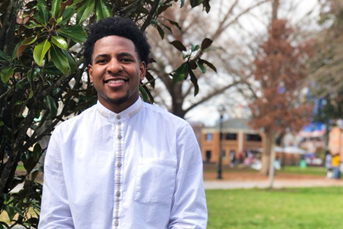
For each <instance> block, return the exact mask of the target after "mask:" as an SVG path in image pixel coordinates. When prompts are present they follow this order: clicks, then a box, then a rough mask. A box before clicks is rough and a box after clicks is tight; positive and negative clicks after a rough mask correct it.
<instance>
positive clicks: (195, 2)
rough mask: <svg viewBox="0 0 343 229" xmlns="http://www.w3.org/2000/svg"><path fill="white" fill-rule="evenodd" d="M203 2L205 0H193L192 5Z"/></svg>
mask: <svg viewBox="0 0 343 229" xmlns="http://www.w3.org/2000/svg"><path fill="white" fill-rule="evenodd" d="M202 2H203V0H191V6H192V8H194V7H196V6H198V5H200V4H201V3H202Z"/></svg>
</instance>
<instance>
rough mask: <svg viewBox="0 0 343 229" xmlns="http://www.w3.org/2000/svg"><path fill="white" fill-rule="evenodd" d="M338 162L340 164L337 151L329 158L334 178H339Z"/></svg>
mask: <svg viewBox="0 0 343 229" xmlns="http://www.w3.org/2000/svg"><path fill="white" fill-rule="evenodd" d="M340 164H341V157H340V156H339V153H336V154H335V155H333V156H332V159H331V166H332V172H333V178H335V179H339V178H340V171H339V166H340Z"/></svg>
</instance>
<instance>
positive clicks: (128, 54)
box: [94, 52, 135, 60]
mask: <svg viewBox="0 0 343 229" xmlns="http://www.w3.org/2000/svg"><path fill="white" fill-rule="evenodd" d="M109 56H110V54H98V55H96V56H95V57H94V60H96V59H99V58H105V57H109ZM123 56H129V57H132V58H135V56H134V55H132V54H131V53H128V52H121V53H119V54H117V57H123Z"/></svg>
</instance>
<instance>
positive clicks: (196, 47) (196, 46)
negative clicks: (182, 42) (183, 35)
mask: <svg viewBox="0 0 343 229" xmlns="http://www.w3.org/2000/svg"><path fill="white" fill-rule="evenodd" d="M199 48H200V46H199V45H192V52H195V51H197V50H198V49H199Z"/></svg>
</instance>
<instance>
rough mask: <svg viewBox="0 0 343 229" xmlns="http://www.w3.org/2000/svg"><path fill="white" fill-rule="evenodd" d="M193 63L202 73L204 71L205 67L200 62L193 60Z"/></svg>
mask: <svg viewBox="0 0 343 229" xmlns="http://www.w3.org/2000/svg"><path fill="white" fill-rule="evenodd" d="M195 63H196V65H197V66H198V67H199V69H200V71H201V73H202V74H204V73H206V68H205V67H204V65H202V63H200V62H198V61H195Z"/></svg>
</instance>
